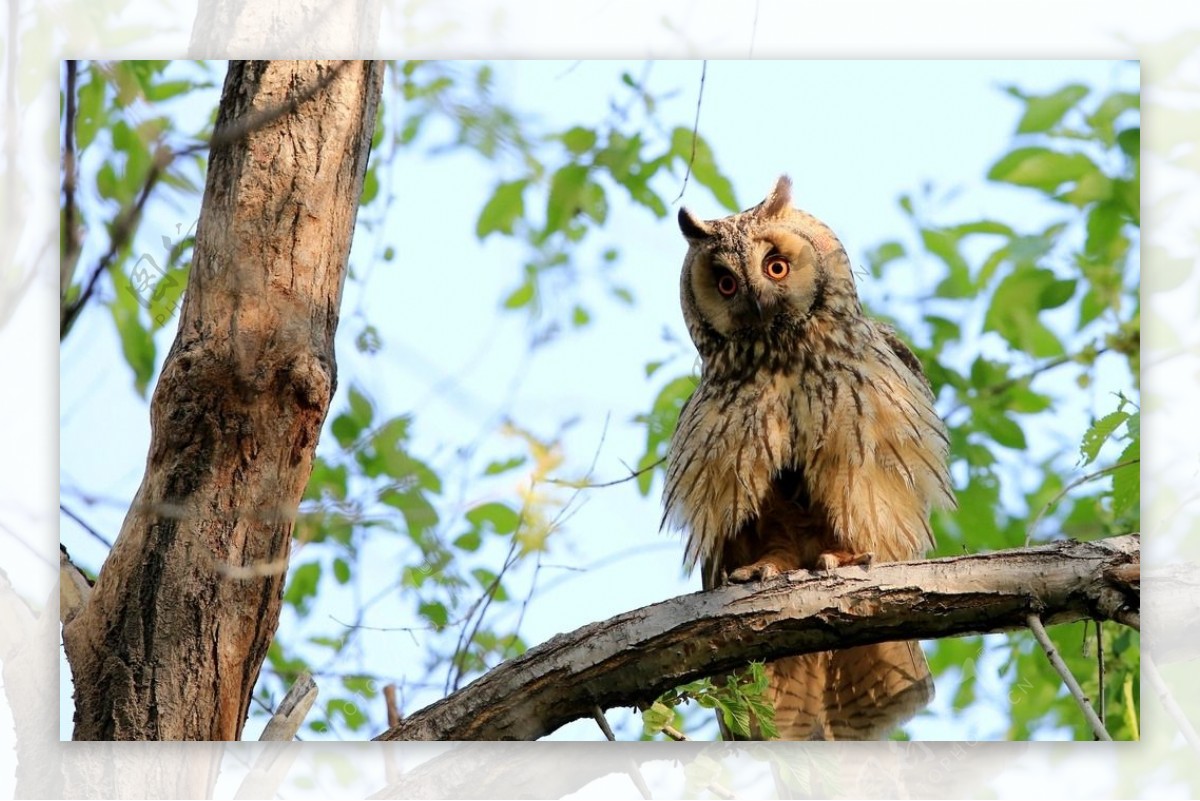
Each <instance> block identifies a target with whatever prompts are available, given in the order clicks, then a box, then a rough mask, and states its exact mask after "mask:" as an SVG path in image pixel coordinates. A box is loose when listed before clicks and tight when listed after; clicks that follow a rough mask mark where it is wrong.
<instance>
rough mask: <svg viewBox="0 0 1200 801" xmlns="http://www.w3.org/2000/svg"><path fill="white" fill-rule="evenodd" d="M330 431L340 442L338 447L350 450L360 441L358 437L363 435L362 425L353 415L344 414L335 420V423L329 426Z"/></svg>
mask: <svg viewBox="0 0 1200 801" xmlns="http://www.w3.org/2000/svg"><path fill="white" fill-rule="evenodd" d="M329 431H330V433H332V434H333V438H334V439H336V440H337V441H338V445H341V446H342V448H344V449H349V448H350V446H351V445H353V444H354V443H355V441H357V440H358V435H359V434H361V433H362V424H361V423H359V422H358V420H356V419H355V418H354V416H353V415H351V414H346V413H343V414H339V415H338V416H337V417H335V418H333V422H332V423H330V424H329Z"/></svg>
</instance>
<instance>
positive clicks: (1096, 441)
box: [1079, 411, 1129, 465]
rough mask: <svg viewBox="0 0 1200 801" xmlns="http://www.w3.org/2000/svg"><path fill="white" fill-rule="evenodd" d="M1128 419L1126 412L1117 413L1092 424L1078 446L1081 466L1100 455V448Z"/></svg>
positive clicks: (1105, 416) (1107, 415)
mask: <svg viewBox="0 0 1200 801" xmlns="http://www.w3.org/2000/svg"><path fill="white" fill-rule="evenodd" d="M1128 419H1129V413H1128V412H1120V411H1117V412H1112V413H1110V414H1106V415H1104V416H1103V417H1101V418H1100V419H1099V420H1097V421H1096V422H1094V423H1092V426H1091V428H1089V429H1088V430H1087V431H1086V432H1084V434H1083V442H1081V443H1080V445H1079V453H1080V455H1081V456H1082V457H1083V461H1082V462H1081V464H1082V465H1087V464H1091V463H1092V462H1094V461H1095V460H1096V456H1097V455H1098V454H1099V453H1100V448H1101V447H1102V446H1103V445H1104V443H1105V442H1108V439H1109V437H1111V436H1112V435H1113V432H1114V431H1116V430H1117V429H1118V428H1120V426H1121V424H1122V423H1124V422H1125V421H1126V420H1128Z"/></svg>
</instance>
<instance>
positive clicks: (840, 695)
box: [767, 642, 933, 740]
mask: <svg viewBox="0 0 1200 801" xmlns="http://www.w3.org/2000/svg"><path fill="white" fill-rule="evenodd" d="M767 672H768V676H769V678H770V693H771V696H772V700H773V701H774V703H775V727H776V729H778V731H779V739H781V740H878V739H881V738H883V737H886V736H887V735H888V734H889V733H890V732H891V731H892V729H894V728H896V727H897V726H899V725H900V724H902V723H904V722H905V721H907V720H908V719H909V718H911V717H912V716H913V715H915V714H916V713H917V712H919V711H920V710H921V709H922V708H923V707H924V706H925V705H926V704H928V703H929V702H930V701H931V700H932V699H933V679H932V678H931V677H930V675H929V663H928V662H927V661H926V660H925V654H924V653H923V652H922V651H921V647H920V646H919V645H918V644H917V643H916V642H885V643H878V644H876V645H862V646H858V647H856V648H847V649H845V650H841V651H823V652H820V653H815V654H805V655H804V656H793V657H787V658H785V659H779V660H777V661H775V662H771V663H769V664H768V665H767Z"/></svg>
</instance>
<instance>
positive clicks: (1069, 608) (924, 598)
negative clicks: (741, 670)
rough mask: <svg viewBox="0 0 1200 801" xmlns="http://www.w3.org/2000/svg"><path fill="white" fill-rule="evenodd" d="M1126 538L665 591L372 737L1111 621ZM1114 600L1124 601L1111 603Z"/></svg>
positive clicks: (573, 715)
mask: <svg viewBox="0 0 1200 801" xmlns="http://www.w3.org/2000/svg"><path fill="white" fill-rule="evenodd" d="M1140 554H1141V549H1140V538H1139V537H1138V536H1137V535H1129V536H1124V537H1114V538H1111V539H1107V540H1102V541H1098V542H1091V543H1080V542H1062V543H1056V544H1054V545H1047V546H1042V547H1038V548H1019V549H1013V550H1009V551H1000V552H997V553H991V554H979V555H972V556H957V557H950V558H946V559H935V560H929V561H925V562H906V563H898V564H879V565H875V566H873V567H871V568H870V569H869V570H864V569H863V568H859V567H850V568H843V569H840V570H836V571H832V572H830V573H822V574H814V573H810V572H808V571H804V570H800V571H796V572H794V573H789V574H787V575H784V576H780V577H778V578H776V579H772V580H771V581H768V582H764V583H761V584H748V585H732V586H726V587H721V588H719V589H717V590H714V591H712V592H705V593H695V594H692V595H684V596H680V597H678V598H672V599H670V600H668V601H663V602H661V603H658V604H654V605H652V606H647V607H643V608H641V609H636V610H633V611H631V612H626V613H624V614H622V615H618V616H617V617H614V618H611V619H609V620H605V621H602V622H599V623H592V624H590V625H587V626H584V627H583V628H581V629H578V630H576V631H574V632H571V633H569V634H561V635H559V636H557V637H555V638H553V639H551V640H550V641H548V642H546V643H543V644H542V645H540V646H538V647H536V648H533V649H531V650H530V651H528V652H527V653H525V654H524V655H522V656H521V657H519V658H517V659H513V660H510V661H509V662H506V663H504V664H502V665H500V666H499V667H497V668H495V669H494V670H492V671H491V672H489V673H488V674H486V675H484V676H482V677H481V678H479V679H477V680H476V681H474V682H472V683H471V684H470V685H468V686H467V687H464V688H463V689H461V690H459V691H458V692H456V693H454V694H452V695H450V696H448V697H446V698H444V699H442V700H440V701H438V702H436V703H434V704H431V705H430V706H428V707H426V708H425V709H423V710H421V711H419V712H417V713H415V714H413V715H412V716H410V717H409V718H407V719H406V720H404V721H403V722H402V723H400V724H399V725H397V726H394V727H392V728H390V729H389V730H388V731H386V732H384V733H383V734H382V735H380V736H379V738H377V739H381V740H492V739H515V740H532V739H536V738H538V737H541V736H543V735H545V734H548V733H550V732H552V731H554V730H555V729H557V728H558V727H559V726H561V725H563V724H564V723H568V722H570V721H572V720H576V719H578V718H581V717H590V716H591V715H592V711H593V709H594V708H595V707H596V706H599V707H600V708H601V709H608V708H611V707H615V706H633V705H636V704H637V703H639V702H647V701H651V700H653V699H654V698H656V697H657V696H659V695H660V694H661V693H663V692H664V691H666V690H668V689H670V688H671V687H675V686H678V685H680V684H683V683H686V682H688V681H693V680H695V679H698V678H701V677H704V676H710V675H713V674H715V673H720V672H722V671H725V670H730V669H734V668H737V667H739V666H741V665H744V664H745V663H746V662H747V661H749V660H758V659H771V658H776V657H780V656H786V655H789V654H800V653H809V652H813V651H823V650H828V649H833V648H845V647H849V646H853V645H866V644H868V643H875V642H883V641H887V640H896V639H931V638H940V637H952V636H957V635H962V634H980V633H986V632H994V631H1005V630H1009V629H1018V628H1025V626H1026V618H1027V617H1028V616H1029V615H1030V614H1037V615H1039V616H1040V617H1041V619H1042V620H1044V621H1045V622H1046V623H1065V622H1069V621H1072V620H1079V619H1081V618H1091V617H1099V618H1110V617H1113V616H1114V612H1115V611H1116V610H1119V609H1126V610H1128V609H1132V610H1134V611H1136V610H1137V609H1138V607H1139V604H1140V599H1139V592H1138V590H1137V585H1136V583H1120V579H1119V578H1118V577H1120V576H1126V577H1128V576H1130V575H1132V578H1133V580H1134V582H1136V578H1137V576H1136V572H1131V571H1129V570H1127V569H1118V568H1126V567H1127V566H1131V565H1136V564H1138V563H1139V562H1140ZM1117 596H1120V597H1122V598H1123V599H1124V600H1123V606H1118V605H1116V604H1114V597H1117Z"/></svg>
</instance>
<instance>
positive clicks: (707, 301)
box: [679, 175, 860, 357]
mask: <svg viewBox="0 0 1200 801" xmlns="http://www.w3.org/2000/svg"><path fill="white" fill-rule="evenodd" d="M679 228H680V230H682V231H683V235H684V237H685V238H686V239H687V242H688V252H687V256H686V257H685V258H684V262H683V274H682V276H681V277H680V295H681V300H682V302H683V316H684V319H685V320H686V321H687V325H688V331H689V333H690V334H691V336H692V341H693V342H695V343H696V347H697V349H698V350H699V351H700V355H701V356H702V357H705V356H708V355H709V354H710V353H712V352H714V351H715V350H718V349H720V348H721V347H722V346H723V345H724V343H725V342H726V341H728V340H752V341H757V342H764V340H765V343H764V344H770V341H771V338H772V337H774V336H776V335H779V336H783V335H785V334H787V335H789V338H792V337H794V335H796V334H797V333H800V332H803V331H804V329H805V328H806V327H807V326H808V324H809V322H810V321H811V320H813V319H814V318H817V317H819V316H822V315H826V316H831V317H844V316H845V315H857V314H859V313H860V306H859V302H858V295H857V293H856V291H855V287H854V274H853V272H852V271H851V268H850V260H849V258H848V257H847V256H846V251H845V249H844V248H843V247H842V243H841V242H839V241H838V238H837V237H836V236H834V234H833V231H831V230H830V229H829V228H828V227H827V226H826V225H825V224H824V223H822V222H821V221H820V220H818V219H817V218H816V217H813V216H812V215H811V214H808V213H806V212H803V211H800V210H798V209H794V208H792V182H791V179H790V178H788V177H787V176H786V175H784V176H782V177H780V179H779V181H778V182H776V184H775V188H774V189H772V190H771V193H770V194H768V195H767V197H766V199H765V200H763V201H762V202H761V203H759V204H758V205H757V206H754V207H753V208H750V209H747V210H746V211H743V212H741V213H739V214H734V215H732V216H730V217H725V218H722V219H719V220H700V219H699V218H697V217H696V216H695V215H693V214H692V213H691V212H690V211H688V210H687V209H686V208H682V209H680V210H679Z"/></svg>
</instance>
